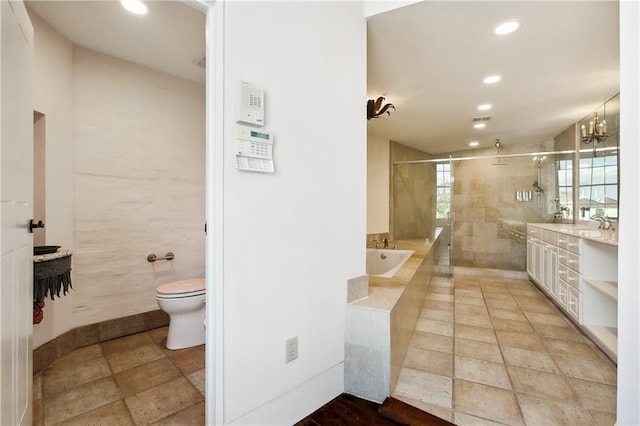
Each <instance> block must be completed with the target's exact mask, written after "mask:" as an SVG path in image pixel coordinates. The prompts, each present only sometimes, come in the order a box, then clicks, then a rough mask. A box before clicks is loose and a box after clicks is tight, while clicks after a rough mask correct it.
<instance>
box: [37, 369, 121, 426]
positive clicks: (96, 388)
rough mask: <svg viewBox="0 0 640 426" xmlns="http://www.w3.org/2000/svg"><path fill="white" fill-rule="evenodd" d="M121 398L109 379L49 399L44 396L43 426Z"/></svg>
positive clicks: (57, 394) (87, 384) (81, 386)
mask: <svg viewBox="0 0 640 426" xmlns="http://www.w3.org/2000/svg"><path fill="white" fill-rule="evenodd" d="M120 398H121V395H120V392H119V391H118V387H117V386H116V384H115V382H114V381H113V379H112V378H111V377H107V378H104V379H100V380H96V381H94V382H90V383H86V384H84V385H80V386H77V387H75V388H72V389H70V390H68V391H67V392H61V393H56V394H54V395H52V396H51V397H49V396H48V395H47V394H46V393H45V395H44V401H43V402H44V404H43V405H44V420H45V424H46V425H49V424H55V423H58V422H61V421H64V420H68V419H70V418H72V417H75V416H78V415H80V414H83V413H86V412H88V411H91V410H93V409H96V408H98V407H102V406H103V405H106V404H109V403H111V402H114V401H117V400H118V399H120Z"/></svg>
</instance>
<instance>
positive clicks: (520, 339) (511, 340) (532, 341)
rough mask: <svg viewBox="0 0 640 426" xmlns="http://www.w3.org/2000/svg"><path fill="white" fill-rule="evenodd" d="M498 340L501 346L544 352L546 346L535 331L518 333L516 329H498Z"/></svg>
mask: <svg viewBox="0 0 640 426" xmlns="http://www.w3.org/2000/svg"><path fill="white" fill-rule="evenodd" d="M496 335H497V336H498V342H499V343H500V346H509V347H512V348H520V349H529V350H532V351H538V352H544V350H545V347H544V345H543V344H542V340H541V339H540V338H539V337H538V336H536V335H535V333H529V334H525V333H516V332H514V331H502V330H497V331H496Z"/></svg>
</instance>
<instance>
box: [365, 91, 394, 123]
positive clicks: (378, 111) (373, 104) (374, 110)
mask: <svg viewBox="0 0 640 426" xmlns="http://www.w3.org/2000/svg"><path fill="white" fill-rule="evenodd" d="M384 99H385V98H384V96H380V97H379V98H378V99H376V100H375V101H374V100H373V99H369V100H368V101H367V120H371V119H372V118H378V117H380V116H381V115H382V114H384V113H385V112H386V113H387V115H389V116H390V115H391V111H390V110H391V109H393V110H394V111H395V110H396V107H395V106H393V104H390V103H387V104H385V105H382V103H383V102H384Z"/></svg>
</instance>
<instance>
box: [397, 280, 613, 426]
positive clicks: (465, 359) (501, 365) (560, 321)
mask: <svg viewBox="0 0 640 426" xmlns="http://www.w3.org/2000/svg"><path fill="white" fill-rule="evenodd" d="M491 273H492V272H491V271H487V272H486V274H491ZM493 274H494V276H493V277H492V276H490V275H483V274H475V275H462V274H459V273H456V275H455V278H442V277H433V279H432V281H431V286H430V288H429V291H428V294H427V296H426V298H425V300H424V305H423V308H422V311H421V312H420V319H419V320H418V324H417V326H416V330H415V333H414V335H413V339H412V341H411V343H410V347H409V351H408V353H407V357H406V359H405V363H404V366H403V368H402V371H401V373H400V379H399V380H398V383H397V385H396V387H395V391H394V396H395V397H397V398H399V399H401V400H403V401H405V402H408V403H410V404H413V405H415V406H417V407H419V408H422V409H424V410H426V411H429V412H431V413H434V414H436V415H438V416H440V417H442V418H445V419H447V420H449V421H452V422H454V423H455V424H457V425H461V426H463V425H479V424H509V425H525V424H526V425H543V424H545V425H547V424H548V425H551V424H557V425H560V424H562V425H569V424H574V425H613V424H614V423H615V413H616V366H615V364H614V363H613V362H611V361H610V360H609V359H608V358H607V357H606V356H605V355H604V354H603V353H602V352H601V351H600V350H599V349H598V348H597V347H596V346H595V345H594V344H593V343H592V342H591V341H589V340H588V339H587V338H586V337H585V336H584V335H582V334H581V333H580V332H579V331H577V329H576V328H575V327H574V326H573V325H572V324H571V323H570V322H569V321H567V320H566V319H565V317H564V316H563V315H562V314H561V313H560V312H559V311H558V310H557V308H556V307H555V306H554V305H552V304H551V303H550V302H549V301H548V300H547V299H546V297H545V296H544V295H542V293H540V291H538V290H537V289H536V288H535V286H534V285H533V284H532V283H530V282H529V281H527V280H521V279H517V278H504V277H496V276H495V274H496V272H495V271H494V272H493Z"/></svg>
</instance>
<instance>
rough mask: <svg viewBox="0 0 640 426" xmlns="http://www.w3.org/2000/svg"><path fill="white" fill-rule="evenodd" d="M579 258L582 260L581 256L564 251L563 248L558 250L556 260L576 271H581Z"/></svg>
mask: <svg viewBox="0 0 640 426" xmlns="http://www.w3.org/2000/svg"><path fill="white" fill-rule="evenodd" d="M560 252H562V253H560ZM581 260H582V257H581V256H579V255H577V254H575V253H571V252H569V251H564V250H558V262H560V264H562V265H565V266H567V267H569V268H571V269H573V270H574V271H576V272H578V273H580V272H582V262H581Z"/></svg>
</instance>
